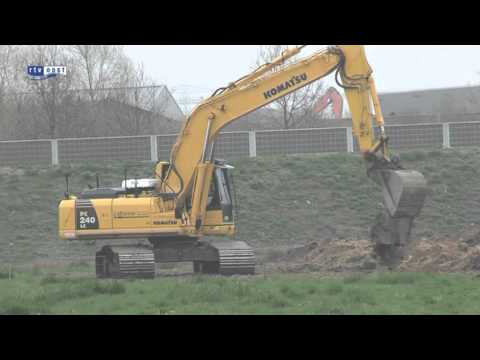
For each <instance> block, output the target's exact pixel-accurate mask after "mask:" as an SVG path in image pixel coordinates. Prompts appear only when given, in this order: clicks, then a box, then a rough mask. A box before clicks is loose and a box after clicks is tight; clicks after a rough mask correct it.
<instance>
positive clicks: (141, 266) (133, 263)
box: [95, 246, 155, 279]
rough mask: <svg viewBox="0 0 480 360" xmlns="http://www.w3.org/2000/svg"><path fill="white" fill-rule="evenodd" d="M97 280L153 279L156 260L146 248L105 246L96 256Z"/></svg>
mask: <svg viewBox="0 0 480 360" xmlns="http://www.w3.org/2000/svg"><path fill="white" fill-rule="evenodd" d="M95 265H96V273H97V278H100V279H101V278H112V279H126V278H137V279H139V278H140V279H153V278H154V277H155V258H154V254H153V251H152V250H150V249H148V248H144V247H131V246H105V247H103V248H102V250H101V251H99V252H97V254H96V256H95Z"/></svg>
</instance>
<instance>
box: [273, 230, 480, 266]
mask: <svg viewBox="0 0 480 360" xmlns="http://www.w3.org/2000/svg"><path fill="white" fill-rule="evenodd" d="M372 253H373V244H372V243H371V242H370V241H369V240H331V241H325V242H311V243H309V244H307V245H305V246H304V247H303V248H298V247H297V248H295V249H294V250H292V251H289V252H287V253H286V254H285V255H284V256H283V257H282V258H279V262H281V263H279V265H278V270H279V271H282V272H305V271H310V272H314V271H325V272H349V271H370V270H376V269H377V270H380V269H381V268H380V266H379V265H378V262H377V261H376V259H374V258H373V257H372ZM398 270H403V271H427V272H429V271H431V272H438V271H442V272H463V271H480V227H479V226H477V225H471V226H470V227H469V228H467V229H466V230H465V231H464V232H462V233H461V234H459V235H458V236H456V237H450V238H431V239H426V238H424V239H419V240H417V241H415V242H413V243H412V244H411V245H410V246H409V248H408V249H407V252H406V256H405V258H404V260H403V261H402V263H401V264H400V266H399V268H398Z"/></svg>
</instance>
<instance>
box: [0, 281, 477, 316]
mask: <svg viewBox="0 0 480 360" xmlns="http://www.w3.org/2000/svg"><path fill="white" fill-rule="evenodd" d="M479 282H480V279H479V278H478V277H475V276H472V275H467V274H426V273H418V274H415V273H382V274H370V275H358V274H357V275H349V276H342V277H338V276H336V277H333V276H330V277H329V276H319V275H274V276H268V277H266V278H264V277H262V276H258V277H253V278H220V277H183V278H162V279H156V280H144V281H143V280H142V281H139V280H137V281H135V280H124V281H123V280H122V281H107V280H105V281H97V280H94V279H91V278H82V277H74V278H69V277H57V276H54V275H45V274H42V273H41V272H37V273H31V272H29V273H17V274H16V276H15V279H14V280H8V279H1V280H0V314H144V315H147V314H157V315H182V314H213V315H215V314H234V315H235V314H252V315H261V314H265V315H267V314H292V315H295V314H300V315H319V314H336V315H340V314H351V315H355V314H371V315H375V314H378V315H380V314H385V315H387V314H436V315H438V314H480V286H478V285H479Z"/></svg>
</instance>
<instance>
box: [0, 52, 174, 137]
mask: <svg viewBox="0 0 480 360" xmlns="http://www.w3.org/2000/svg"><path fill="white" fill-rule="evenodd" d="M28 65H64V66H66V68H67V73H66V75H65V76H57V77H55V78H50V79H45V80H32V79H30V78H29V76H28V75H27V66H28ZM162 91H164V88H162V87H157V86H154V83H153V81H152V80H151V79H150V78H149V77H148V76H147V75H146V73H145V71H144V69H143V65H142V64H136V63H134V62H133V61H132V60H131V59H130V58H129V57H128V56H127V55H126V54H125V52H124V48H123V46H118V45H0V134H1V139H2V140H6V139H35V138H52V139H53V138H62V137H87V136H121V135H141V134H146V133H149V132H151V131H152V126H153V123H154V122H159V121H161V122H163V123H164V127H165V131H168V130H169V127H172V131H174V130H176V129H177V128H178V124H176V122H174V121H171V120H169V119H168V118H166V117H164V116H163V115H162V102H161V98H162V94H161V92H162Z"/></svg>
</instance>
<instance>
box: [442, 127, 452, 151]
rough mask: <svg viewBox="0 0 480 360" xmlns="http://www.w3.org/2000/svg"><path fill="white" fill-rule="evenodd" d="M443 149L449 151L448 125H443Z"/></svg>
mask: <svg viewBox="0 0 480 360" xmlns="http://www.w3.org/2000/svg"><path fill="white" fill-rule="evenodd" d="M443 148H444V149H450V148H451V144H450V124H449V123H445V124H443Z"/></svg>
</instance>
